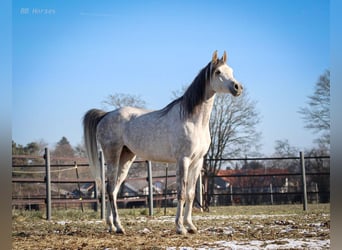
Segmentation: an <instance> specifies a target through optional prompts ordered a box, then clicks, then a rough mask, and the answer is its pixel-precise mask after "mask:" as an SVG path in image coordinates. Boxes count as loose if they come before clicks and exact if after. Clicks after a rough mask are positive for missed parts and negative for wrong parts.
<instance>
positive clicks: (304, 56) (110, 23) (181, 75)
mask: <svg viewBox="0 0 342 250" xmlns="http://www.w3.org/2000/svg"><path fill="white" fill-rule="evenodd" d="M329 43H330V41H329V1H326V0H316V1H310V0H301V1H297V0H278V1H266V0H261V1H252V0H240V1H237V0H227V1H190V0H189V1H177V0H174V1H115V2H114V1H101V2H99V1H94V0H91V1H89V0H81V1H77V0H74V1H66V0H58V1H52V0H49V1H47V0H44V1H41V0H34V1H27V0H26V1H20V0H18V1H13V5H12V113H11V115H12V139H13V140H14V141H15V142H16V143H19V144H22V145H26V144H27V143H30V142H32V141H39V140H41V139H43V140H44V141H46V142H47V143H49V146H50V147H54V146H55V145H56V143H57V142H58V141H59V140H60V139H61V138H62V137H63V136H65V137H66V138H67V139H68V140H69V141H70V143H71V144H72V145H73V146H76V145H77V144H80V143H82V140H83V137H82V117H83V115H84V113H85V112H86V111H87V110H89V109H91V108H104V106H103V101H104V100H105V99H106V98H107V96H108V95H110V94H115V93H126V94H132V95H137V96H140V97H141V99H143V100H144V101H145V102H146V103H147V105H146V106H147V108H149V109H161V108H163V107H164V106H166V105H167V104H168V103H169V102H171V101H172V92H173V91H176V90H179V89H181V88H182V87H183V86H184V85H188V84H190V83H191V82H192V80H193V79H194V77H195V76H196V75H197V73H198V72H199V70H200V69H201V68H203V67H204V66H205V65H206V64H207V63H208V62H209V61H210V60H211V56H212V53H213V52H214V51H215V50H218V53H219V55H220V56H221V55H222V54H223V51H224V50H226V51H227V54H228V64H229V65H230V66H231V67H232V68H233V69H234V76H235V78H236V79H237V80H238V81H240V82H241V83H242V84H243V86H244V87H245V88H246V89H247V91H248V94H249V97H250V99H252V100H255V101H256V102H257V104H256V107H255V108H256V110H257V111H258V112H259V114H260V118H261V122H260V124H259V125H258V127H257V130H258V131H260V132H261V133H262V138H261V141H260V143H261V144H262V148H261V149H260V153H261V154H264V155H266V156H267V155H271V154H272V153H273V152H274V146H275V141H276V140H284V139H287V140H289V143H290V144H291V145H292V146H295V147H297V148H299V149H300V150H305V149H309V148H311V147H313V145H314V144H313V141H314V139H316V137H317V134H314V133H312V131H310V130H307V129H305V128H304V125H305V124H304V122H303V119H302V117H301V115H300V114H299V113H298V110H299V109H300V107H303V106H305V105H306V103H307V101H308V96H309V95H312V94H313V92H314V87H315V84H316V82H317V81H318V78H319V76H320V75H322V74H323V73H324V71H325V70H327V69H329V63H330V55H329V51H330V48H329Z"/></svg>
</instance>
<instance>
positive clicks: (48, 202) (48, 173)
mask: <svg viewBox="0 0 342 250" xmlns="http://www.w3.org/2000/svg"><path fill="white" fill-rule="evenodd" d="M44 159H45V183H46V200H45V203H46V220H51V169H50V152H49V149H48V148H45V154H44Z"/></svg>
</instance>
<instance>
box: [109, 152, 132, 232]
mask: <svg viewBox="0 0 342 250" xmlns="http://www.w3.org/2000/svg"><path fill="white" fill-rule="evenodd" d="M135 157H136V156H135V154H134V153H132V152H131V151H130V150H129V149H128V148H127V147H123V148H122V150H121V155H120V159H119V164H118V169H117V172H116V178H114V182H111V184H110V185H109V186H108V187H109V188H110V189H109V190H108V197H110V198H109V202H110V208H111V210H112V221H113V223H114V227H115V232H116V233H122V234H124V233H125V231H124V228H123V226H122V225H121V221H120V218H119V213H118V206H117V195H118V192H119V190H120V186H121V184H122V183H123V181H124V180H125V179H126V177H127V174H128V170H129V168H130V166H131V165H132V163H133V161H134V160H135ZM109 183H110V182H109V180H108V184H109ZM112 225H113V224H112Z"/></svg>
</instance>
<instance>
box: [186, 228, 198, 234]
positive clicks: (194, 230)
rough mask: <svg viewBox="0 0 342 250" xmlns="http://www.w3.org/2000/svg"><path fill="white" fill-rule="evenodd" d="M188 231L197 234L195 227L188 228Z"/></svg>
mask: <svg viewBox="0 0 342 250" xmlns="http://www.w3.org/2000/svg"><path fill="white" fill-rule="evenodd" d="M188 233H190V234H197V229H196V228H189V229H188Z"/></svg>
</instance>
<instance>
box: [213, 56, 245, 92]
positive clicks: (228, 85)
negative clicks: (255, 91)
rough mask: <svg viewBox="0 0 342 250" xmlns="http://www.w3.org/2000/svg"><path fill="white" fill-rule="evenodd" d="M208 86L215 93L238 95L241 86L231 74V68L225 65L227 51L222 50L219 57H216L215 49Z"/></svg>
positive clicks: (241, 88)
mask: <svg viewBox="0 0 342 250" xmlns="http://www.w3.org/2000/svg"><path fill="white" fill-rule="evenodd" d="M210 67H211V71H210V72H211V80H210V86H211V88H212V90H213V91H215V92H217V93H231V94H232V95H233V96H239V95H240V94H241V93H242V90H243V87H242V85H241V83H239V82H238V81H237V80H236V79H235V78H234V76H233V69H232V68H231V67H229V66H228V65H227V53H226V51H224V53H223V56H222V58H221V59H219V58H218V57H217V50H216V51H215V52H214V53H213V57H212V59H211V64H210Z"/></svg>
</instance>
